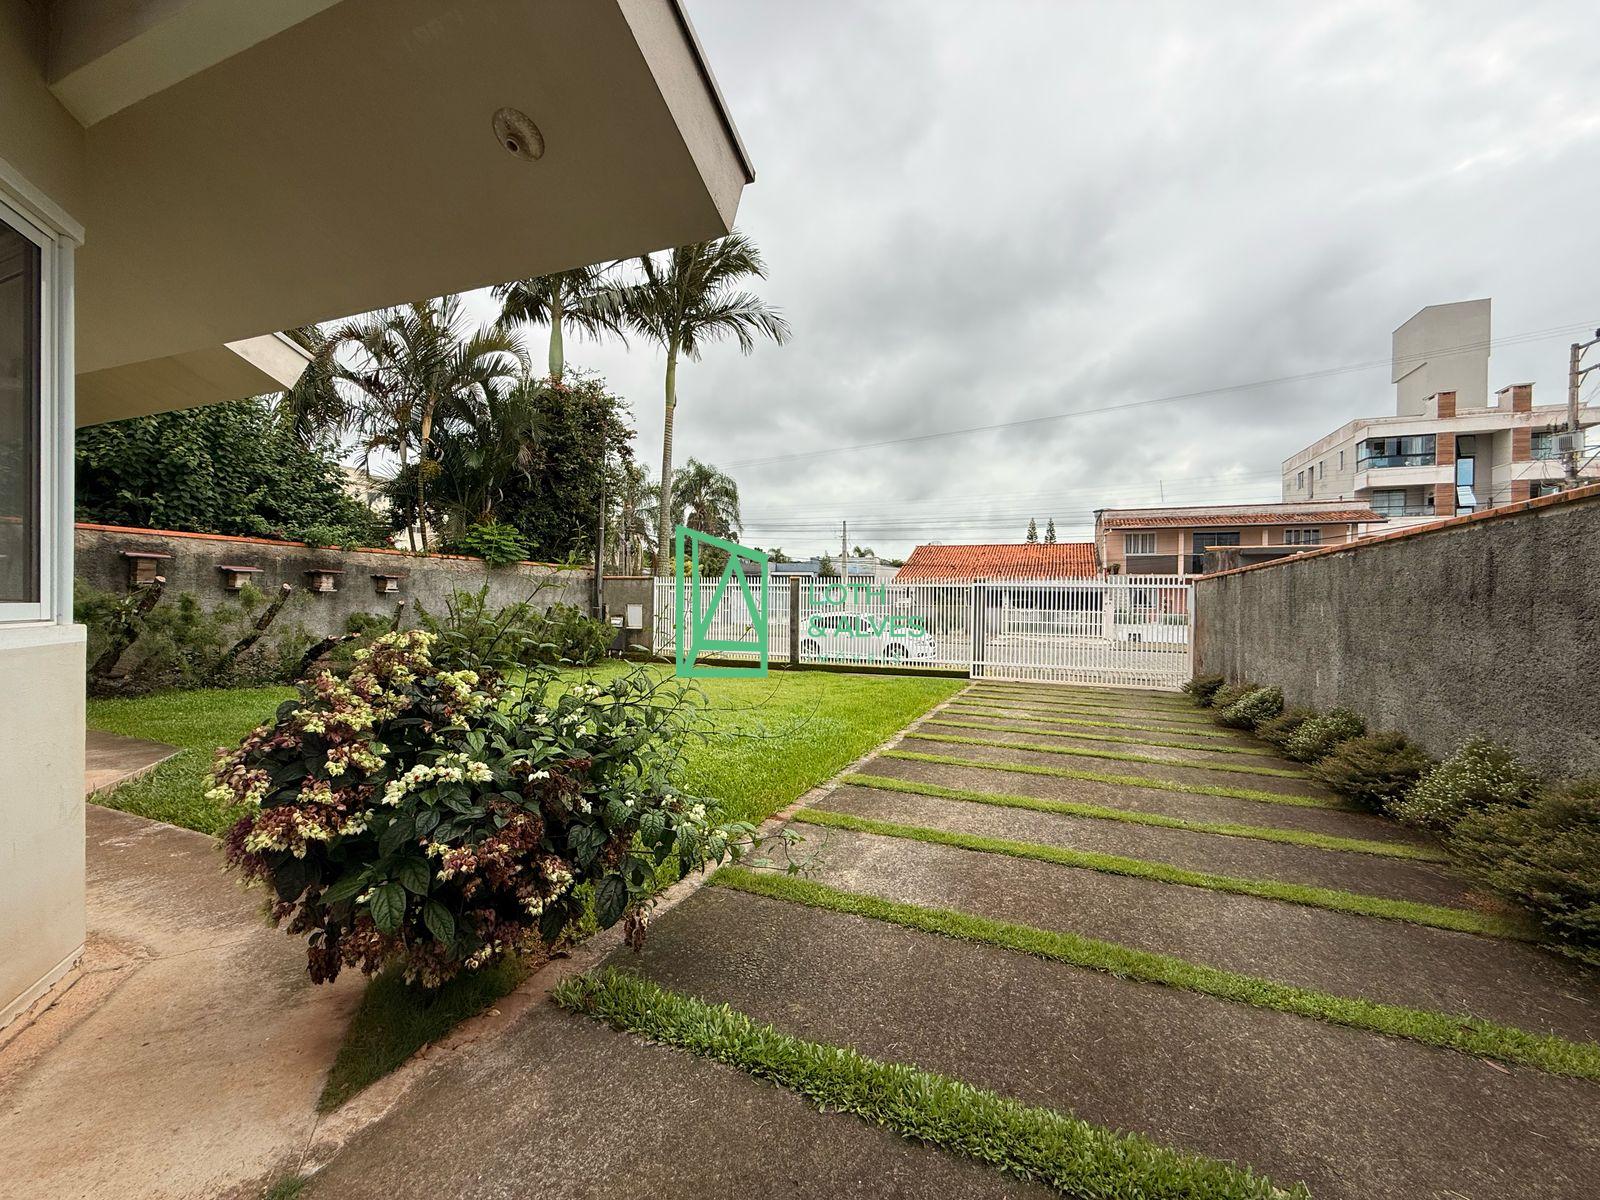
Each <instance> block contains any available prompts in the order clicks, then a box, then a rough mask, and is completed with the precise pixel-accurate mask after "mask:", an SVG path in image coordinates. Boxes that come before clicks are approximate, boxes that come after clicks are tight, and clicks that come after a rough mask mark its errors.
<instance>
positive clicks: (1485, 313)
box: [1283, 299, 1600, 527]
mask: <svg viewBox="0 0 1600 1200" xmlns="http://www.w3.org/2000/svg"><path fill="white" fill-rule="evenodd" d="M1489 309H1490V302H1489V301H1488V300H1487V299H1483V300H1466V301H1461V302H1459V303H1455V304H1435V305H1430V306H1429V307H1427V308H1424V309H1423V310H1422V311H1421V312H1419V313H1417V314H1416V316H1414V317H1412V318H1411V319H1410V320H1409V321H1407V322H1406V323H1405V324H1403V325H1401V326H1400V327H1399V328H1398V329H1396V330H1395V331H1394V341H1393V353H1392V359H1393V364H1392V371H1391V382H1393V383H1394V385H1395V415H1394V416H1383V417H1364V418H1360V419H1358V420H1354V421H1350V422H1348V423H1347V424H1345V425H1343V426H1341V427H1340V428H1338V429H1336V430H1334V431H1333V432H1332V433H1330V434H1328V435H1327V436H1326V437H1324V438H1322V439H1320V440H1318V441H1316V442H1313V443H1312V444H1311V445H1309V446H1307V447H1306V448H1305V449H1303V450H1301V451H1299V452H1298V453H1296V454H1294V455H1291V456H1290V457H1289V458H1287V459H1285V460H1284V463H1283V498H1284V500H1285V501H1291V502H1304V501H1313V500H1316V501H1340V502H1354V503H1355V504H1358V505H1363V506H1365V507H1368V508H1371V509H1372V510H1373V511H1374V512H1377V513H1379V514H1381V515H1382V516H1383V517H1384V518H1385V519H1386V520H1387V521H1388V522H1389V527H1397V526H1405V525H1417V524H1423V523H1426V522H1428V521H1433V520H1439V519H1441V518H1444V517H1452V516H1455V515H1456V514H1458V513H1469V512H1478V511H1481V510H1483V509H1487V508H1494V507H1497V506H1499V505H1502V504H1514V503H1516V502H1517V501H1520V500H1528V499H1531V498H1533V497H1535V496H1542V495H1547V494H1549V493H1551V492H1554V491H1557V490H1559V488H1560V484H1561V480H1562V479H1563V478H1564V472H1565V461H1564V459H1563V457H1562V455H1561V454H1560V453H1559V452H1558V451H1557V447H1556V435H1557V434H1558V433H1560V432H1561V431H1563V430H1564V429H1565V428H1566V423H1567V408H1566V404H1565V403H1561V404H1551V405H1535V404H1534V402H1533V385H1532V384H1529V383H1517V384H1512V385H1510V386H1509V387H1503V388H1500V389H1499V390H1498V391H1496V392H1493V393H1491V392H1490V391H1489V341H1490V337H1489ZM1579 421H1580V424H1582V425H1592V424H1600V408H1595V407H1584V408H1581V409H1580V410H1579ZM1591 440H1592V437H1591ZM1581 475H1582V477H1583V479H1584V480H1585V482H1593V481H1595V480H1597V479H1600V462H1595V461H1590V462H1589V463H1587V464H1586V465H1584V466H1583V468H1582V470H1581Z"/></svg>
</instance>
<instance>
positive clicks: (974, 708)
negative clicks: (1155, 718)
mask: <svg viewBox="0 0 1600 1200" xmlns="http://www.w3.org/2000/svg"><path fill="white" fill-rule="evenodd" d="M941 711H943V712H968V713H977V714H980V715H985V716H987V715H994V716H1000V717H1010V718H1012V719H1013V720H1016V721H1048V722H1049V723H1050V724H1052V725H1087V726H1089V727H1090V728H1093V729H1139V730H1143V731H1144V732H1146V733H1164V734H1166V735H1167V736H1168V737H1202V738H1217V739H1219V740H1223V741H1227V740H1231V739H1232V737H1233V735H1232V734H1230V733H1228V732H1227V731H1225V730H1221V729H1203V728H1197V729H1174V728H1173V727H1172V726H1170V725H1140V724H1138V723H1136V722H1130V721H1094V720H1089V719H1087V718H1084V717H1037V716H1030V715H1029V714H1028V713H1027V712H1025V711H1019V710H1018V709H1016V708H1006V707H1000V706H997V705H993V704H975V703H972V702H969V701H965V700H962V699H961V698H960V697H959V696H958V697H956V699H954V700H952V701H950V703H949V704H947V705H945V707H944V708H943V709H942V710H941Z"/></svg>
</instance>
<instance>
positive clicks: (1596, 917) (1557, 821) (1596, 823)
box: [1449, 779, 1600, 966]
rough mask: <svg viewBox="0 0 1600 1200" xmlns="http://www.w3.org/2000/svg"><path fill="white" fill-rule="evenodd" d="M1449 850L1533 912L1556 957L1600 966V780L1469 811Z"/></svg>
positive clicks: (1498, 888)
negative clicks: (1528, 799)
mask: <svg viewBox="0 0 1600 1200" xmlns="http://www.w3.org/2000/svg"><path fill="white" fill-rule="evenodd" d="M1449 845H1450V849H1451V850H1453V851H1455V853H1456V854H1457V855H1459V856H1460V858H1461V859H1462V861H1463V862H1464V863H1465V865H1466V866H1467V868H1468V870H1469V871H1471V872H1472V873H1473V874H1474V875H1476V876H1477V877H1478V878H1479V879H1481V880H1482V881H1483V882H1484V883H1485V884H1487V885H1488V886H1489V887H1491V888H1493V889H1494V890H1495V891H1497V892H1499V893H1500V894H1501V895H1502V896H1505V897H1506V898H1507V899H1510V900H1514V901H1516V902H1517V903H1519V904H1521V905H1523V906H1524V907H1526V908H1527V909H1528V910H1529V911H1530V912H1532V913H1533V915H1534V917H1535V918H1536V919H1537V920H1538V922H1539V924H1540V925H1541V926H1542V927H1543V928H1544V930H1545V933H1546V935H1547V936H1548V937H1549V939H1550V942H1551V945H1552V947H1553V948H1554V949H1556V950H1560V951H1561V952H1562V953H1564V954H1569V955H1571V956H1572V957H1574V958H1578V959H1582V960H1583V961H1584V962H1587V963H1593V964H1595V965H1597V966H1600V779H1589V780H1585V781H1583V782H1580V783H1575V784H1570V785H1568V786H1567V787H1565V788H1562V789H1560V790H1558V791H1556V792H1553V793H1551V794H1549V795H1545V796H1539V797H1536V798H1535V799H1533V800H1532V801H1531V802H1530V803H1528V804H1498V805H1494V806H1492V807H1489V808H1482V809H1477V810H1474V811H1469V812H1467V813H1466V814H1465V815H1464V816H1463V817H1462V818H1461V821H1460V823H1459V824H1457V825H1456V827H1455V830H1454V832H1453V833H1452V834H1451V835H1450V838H1449Z"/></svg>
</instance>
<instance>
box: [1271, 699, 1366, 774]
mask: <svg viewBox="0 0 1600 1200" xmlns="http://www.w3.org/2000/svg"><path fill="white" fill-rule="evenodd" d="M1366 731H1367V723H1366V722H1365V721H1363V720H1362V719H1361V717H1360V716H1359V715H1358V714H1356V713H1353V712H1351V711H1350V710H1349V709H1348V708H1334V709H1329V710H1328V711H1327V712H1325V713H1323V714H1322V716H1320V717H1311V718H1308V719H1307V720H1305V721H1302V722H1301V723H1300V728H1298V729H1296V730H1295V731H1294V733H1293V734H1291V735H1290V736H1289V739H1288V740H1287V741H1286V742H1284V744H1283V750H1284V753H1285V754H1287V755H1288V756H1289V757H1290V758H1293V759H1297V760H1298V761H1300V762H1316V761H1317V760H1318V759H1319V758H1322V757H1324V756H1326V755H1327V754H1329V753H1330V752H1331V751H1332V750H1333V749H1334V747H1336V746H1337V745H1338V744H1339V743H1340V742H1347V741H1349V740H1350V739H1351V738H1357V737H1360V736H1361V735H1362V734H1364V733H1365V732H1366Z"/></svg>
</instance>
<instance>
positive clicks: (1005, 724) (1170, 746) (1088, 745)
mask: <svg viewBox="0 0 1600 1200" xmlns="http://www.w3.org/2000/svg"><path fill="white" fill-rule="evenodd" d="M917 728H918V729H924V730H928V731H930V732H931V731H937V732H939V733H954V734H960V735H962V736H964V737H987V736H989V734H990V733H1009V734H1020V735H1025V736H1026V737H1027V738H1029V739H1030V740H1034V741H1038V742H1040V743H1041V744H1044V745H1051V746H1078V747H1081V748H1083V749H1087V750H1112V751H1116V752H1118V753H1124V752H1125V753H1129V754H1143V755H1148V756H1149V757H1151V758H1160V759H1163V760H1164V761H1167V762H1175V763H1226V764H1229V765H1231V766H1245V767H1247V766H1263V767H1273V768H1275V769H1277V770H1291V769H1294V768H1297V767H1299V766H1300V764H1298V763H1294V762H1289V761H1287V760H1285V759H1280V758H1275V757H1270V756H1268V755H1265V754H1240V753H1238V752H1237V749H1236V748H1234V747H1219V746H1216V745H1209V746H1208V745H1206V744H1205V743H1204V742H1200V741H1189V740H1185V739H1184V738H1181V737H1180V738H1174V739H1166V738H1162V737H1161V736H1160V735H1159V734H1139V733H1123V734H1116V733H1109V731H1108V732H1105V733H1096V732H1094V731H1093V730H1091V729H1084V728H1078V729H1067V728H1063V727H1052V726H1050V725H1047V724H1045V723H1043V722H1040V721H1013V720H1008V719H1006V718H1004V717H983V716H976V715H972V714H966V715H962V714H959V713H955V712H950V713H946V714H943V715H941V716H939V717H938V718H936V719H925V720H924V721H923V722H922V723H921V724H920V725H918V726H917Z"/></svg>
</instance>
